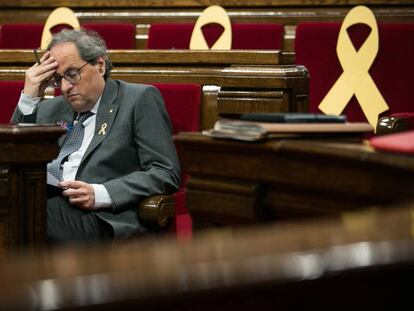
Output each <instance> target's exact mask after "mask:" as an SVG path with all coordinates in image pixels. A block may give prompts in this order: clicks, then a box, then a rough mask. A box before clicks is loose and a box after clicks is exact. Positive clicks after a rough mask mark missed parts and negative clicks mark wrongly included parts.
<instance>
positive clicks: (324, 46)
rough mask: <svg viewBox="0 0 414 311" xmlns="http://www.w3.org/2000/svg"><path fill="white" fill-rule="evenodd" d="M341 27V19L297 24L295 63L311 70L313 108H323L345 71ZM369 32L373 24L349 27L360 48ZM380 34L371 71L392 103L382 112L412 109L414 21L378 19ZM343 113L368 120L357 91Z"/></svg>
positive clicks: (413, 108) (351, 119)
mask: <svg viewBox="0 0 414 311" xmlns="http://www.w3.org/2000/svg"><path fill="white" fill-rule="evenodd" d="M340 28H341V23H328V22H309V23H308V22H307V23H299V24H298V26H297V28H296V38H295V53H296V63H297V64H301V65H304V66H305V67H306V68H307V69H308V71H309V74H310V85H309V110H310V112H320V111H319V109H318V106H319V104H320V102H321V101H322V99H323V98H324V97H325V96H326V94H327V93H328V91H329V90H330V89H331V87H332V86H333V84H334V83H335V82H336V80H337V79H338V78H339V76H340V75H341V74H342V72H343V69H342V67H341V64H340V63H339V60H338V57H337V52H336V45H337V39H338V34H339V30H340ZM369 33H370V27H369V26H368V25H365V24H355V25H353V26H351V27H349V28H348V34H349V37H350V39H351V41H352V42H353V44H354V46H355V48H356V49H357V50H358V49H359V47H360V46H361V45H362V44H363V42H364V41H365V39H366V37H367V36H368V35H369ZM378 34H379V50H378V54H377V57H376V59H375V60H374V62H373V64H372V66H371V68H370V69H369V74H370V75H371V77H372V79H373V80H374V82H375V84H376V86H377V88H378V90H379V91H380V92H381V94H382V96H383V97H384V99H385V101H386V103H387V104H388V106H389V110H388V111H385V112H384V113H383V114H381V115H380V116H383V115H391V114H394V113H397V112H413V111H414V103H413V99H412V92H411V90H412V84H413V83H412V81H413V80H412V77H411V75H412V73H413V72H414V60H413V56H412V55H414V40H413V38H414V24H396V23H395V24H391V23H379V24H378ZM343 113H344V114H345V115H346V116H347V117H348V120H350V121H366V118H365V116H364V114H363V112H362V109H361V107H360V105H359V104H358V102H357V99H356V97H355V95H354V96H353V97H352V99H351V100H350V102H349V103H348V105H347V106H346V107H345V110H344V112H343Z"/></svg>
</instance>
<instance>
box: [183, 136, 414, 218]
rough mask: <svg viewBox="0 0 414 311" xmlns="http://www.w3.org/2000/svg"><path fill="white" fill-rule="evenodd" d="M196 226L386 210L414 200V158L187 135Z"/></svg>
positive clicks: (319, 144) (350, 147) (353, 147)
mask: <svg viewBox="0 0 414 311" xmlns="http://www.w3.org/2000/svg"><path fill="white" fill-rule="evenodd" d="M175 142H176V144H177V145H178V146H179V148H180V150H181V154H180V157H181V161H182V166H183V170H184V171H185V172H186V173H189V174H190V179H189V182H188V185H187V188H188V195H187V207H188V208H189V209H190V211H191V213H192V214H193V217H194V218H195V220H196V221H197V220H199V221H201V222H205V221H212V222H214V223H219V224H238V223H246V222H247V223H251V222H256V221H264V220H281V219H285V218H292V217H294V218H296V217H314V216H321V215H325V216H328V215H331V216H332V215H335V216H340V215H341V214H342V213H343V212H344V211H348V210H354V209H359V208H362V207H368V206H377V207H382V206H387V205H389V204H392V203H395V202H402V201H405V200H407V199H410V198H413V197H414V179H413V178H412V176H414V157H411V156H406V155H399V154H391V153H382V152H375V151H373V150H372V149H371V148H370V147H368V146H366V145H363V144H357V143H346V142H332V141H321V140H311V139H306V140H305V139H280V140H268V141H264V142H255V143H248V142H239V141H230V140H220V139H213V138H209V137H205V136H203V135H201V134H192V133H180V134H179V135H177V136H176V137H175Z"/></svg>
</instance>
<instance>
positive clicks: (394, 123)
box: [377, 113, 414, 135]
mask: <svg viewBox="0 0 414 311" xmlns="http://www.w3.org/2000/svg"><path fill="white" fill-rule="evenodd" d="M412 129H414V113H399V114H394V115H391V116H386V117H381V118H380V119H379V120H378V125H377V134H378V135H384V134H391V133H397V132H402V131H408V130H412Z"/></svg>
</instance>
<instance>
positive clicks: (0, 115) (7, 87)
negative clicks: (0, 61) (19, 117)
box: [0, 81, 24, 123]
mask: <svg viewBox="0 0 414 311" xmlns="http://www.w3.org/2000/svg"><path fill="white" fill-rule="evenodd" d="M23 86H24V82H23V81H0V94H1V97H0V123H9V122H10V119H11V116H12V114H13V111H14V108H15V107H16V105H17V102H18V101H19V98H20V93H21V92H22V90H23Z"/></svg>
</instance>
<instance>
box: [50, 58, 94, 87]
mask: <svg viewBox="0 0 414 311" xmlns="http://www.w3.org/2000/svg"><path fill="white" fill-rule="evenodd" d="M87 64H89V62H86V63H85V64H83V65H82V66H80V67H79V68H73V69H69V70H66V71H65V72H64V73H63V75H60V74H58V73H56V72H55V73H53V75H52V76H51V77H50V79H49V80H48V83H49V85H50V86H51V87H53V88H55V89H57V88H60V87H62V79H65V80H66V81H67V82H68V83H70V84H74V83H76V82H78V81H80V80H81V79H82V76H81V73H80V71H81V70H82V68H83V67H85V66H86V65H87ZM74 71H76V78H75V79H72V78H68V77H67V74H68V72H74Z"/></svg>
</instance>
